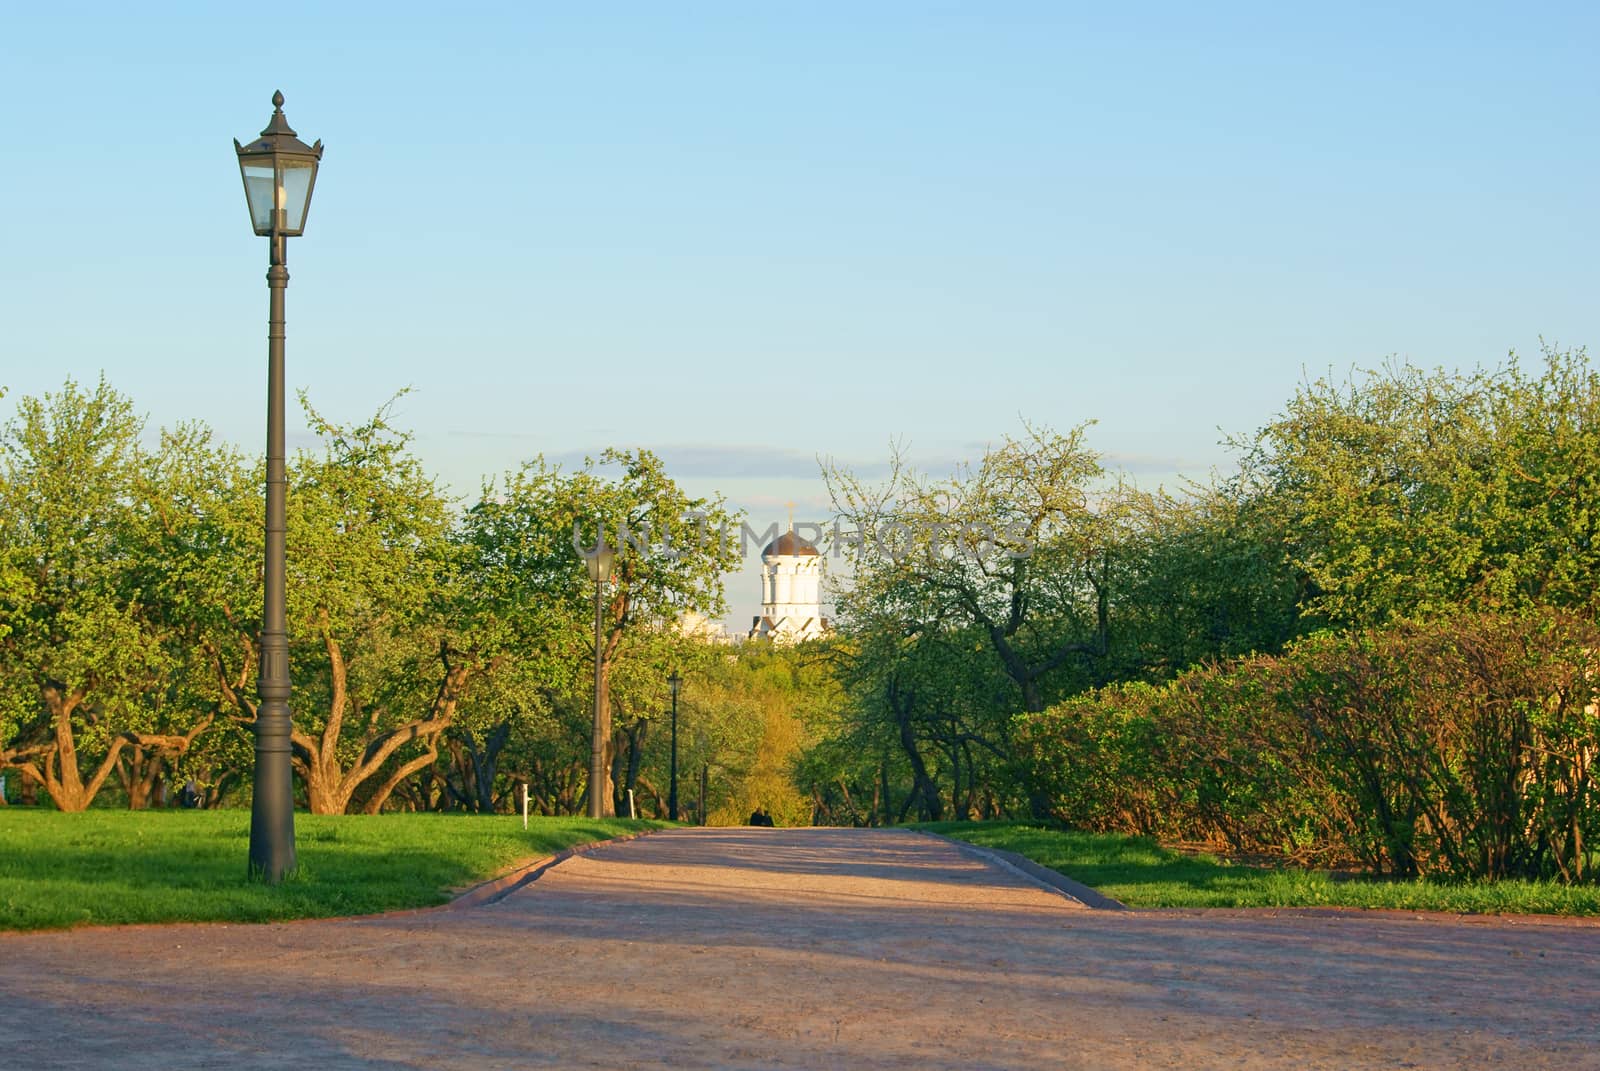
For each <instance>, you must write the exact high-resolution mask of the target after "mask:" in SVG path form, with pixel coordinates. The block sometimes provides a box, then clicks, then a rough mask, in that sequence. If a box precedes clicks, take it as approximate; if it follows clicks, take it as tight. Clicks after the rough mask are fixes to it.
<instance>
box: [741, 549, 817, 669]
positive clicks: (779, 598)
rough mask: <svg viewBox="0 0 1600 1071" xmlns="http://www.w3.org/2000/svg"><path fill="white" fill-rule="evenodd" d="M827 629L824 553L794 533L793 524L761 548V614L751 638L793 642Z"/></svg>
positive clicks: (750, 634) (815, 635) (752, 623)
mask: <svg viewBox="0 0 1600 1071" xmlns="http://www.w3.org/2000/svg"><path fill="white" fill-rule="evenodd" d="M827 631H828V621H827V618H825V617H823V616H822V555H821V554H819V553H817V548H816V547H814V546H812V545H811V544H810V543H807V542H806V541H805V540H803V539H801V538H800V537H799V536H797V535H795V534H794V525H793V524H791V525H790V526H789V530H788V531H787V532H785V533H783V535H781V536H779V537H778V538H777V539H774V540H773V541H772V542H771V543H768V544H767V546H766V549H765V550H763V551H762V552H761V616H760V617H757V618H755V619H754V620H752V621H751V623H750V633H749V638H750V639H753V640H771V641H772V642H773V643H779V644H790V643H799V642H801V641H802V640H814V639H817V638H818V637H820V636H822V635H823V634H825V633H826V632H827Z"/></svg>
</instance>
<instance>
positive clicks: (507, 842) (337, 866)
mask: <svg viewBox="0 0 1600 1071" xmlns="http://www.w3.org/2000/svg"><path fill="white" fill-rule="evenodd" d="M672 824H673V823H670V822H658V821H650V820H642V819H638V820H635V819H600V820H594V819H587V818H530V819H529V827H528V829H527V830H526V831H524V830H523V828H522V819H521V818H520V817H517V816H512V815H448V814H443V815H441V814H384V815H311V814H297V815H295V834H296V835H295V841H296V853H297V856H298V862H299V866H298V868H297V870H296V871H295V873H294V874H292V875H291V876H290V877H289V878H288V879H287V880H285V881H284V882H283V883H282V884H280V885H276V886H267V885H262V884H260V883H259V882H255V881H252V880H250V878H249V877H248V876H247V874H246V859H247V856H248V850H249V838H250V814H249V812H247V811H109V810H107V811H94V810H91V811H87V812H84V813H81V814H62V813H60V812H58V811H50V810H44V809H39V810H35V809H32V808H9V807H8V808H3V809H0V931H32V930H54V929H66V928H70V927H75V926H107V925H129V924H143V923H171V922H234V923H258V922H281V921H287V920H291V919H309V918H335V917H341V916H350V915H372V914H378V913H381V912H385V911H401V910H408V909H414V908H423V907H435V906H438V905H440V904H444V903H448V902H449V901H450V900H451V899H452V898H453V897H454V896H455V895H456V894H458V893H460V892H462V891H464V890H465V889H467V888H470V887H471V886H473V885H476V884H478V883H480V882H483V881H487V880H490V879H492V878H495V877H498V876H500V875H502V874H505V873H508V872H509V871H511V870H514V869H516V868H517V867H519V866H522V865H525V864H526V863H528V862H530V861H532V860H534V859H537V858H540V857H542V856H548V855H554V854H556V853H557V852H560V851H562V850H564V849H566V848H571V847H574V846H576V845H579V844H585V843H590V842H593V841H599V840H609V839H611V838H614V837H618V836H624V835H627V834H630V833H639V832H644V831H647V830H652V829H665V828H670V827H671V826H672Z"/></svg>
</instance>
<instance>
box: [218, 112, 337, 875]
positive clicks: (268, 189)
mask: <svg viewBox="0 0 1600 1071" xmlns="http://www.w3.org/2000/svg"><path fill="white" fill-rule="evenodd" d="M272 108H273V111H272V119H271V121H270V122H268V123H267V128H266V129H265V130H263V131H262V132H261V136H260V137H258V138H256V139H255V140H253V141H251V142H250V144H248V145H240V144H239V142H238V141H237V140H235V141H234V143H233V148H234V151H235V152H236V153H237V154H238V156H239V173H240V175H241V177H243V179H244V196H245V201H246V202H247V203H248V204H249V206H250V225H251V227H252V228H254V230H255V232H256V234H258V235H260V236H261V237H263V238H268V239H271V243H272V244H271V247H270V248H271V254H270V259H269V264H270V266H269V267H268V268H267V292H268V294H269V295H270V300H269V303H268V310H269V311H268V313H267V528H266V537H267V538H266V564H265V569H264V571H263V574H264V575H263V581H264V587H265V593H264V596H263V599H262V609H261V673H260V676H259V677H258V678H257V681H256V691H257V693H258V694H259V695H260V697H261V702H260V704H259V705H258V706H257V707H256V722H255V736H256V778H255V789H254V792H253V795H252V803H251V809H250V872H251V874H253V875H256V876H259V877H260V878H261V879H262V880H263V881H266V882H268V883H269V884H273V883H276V882H279V881H281V880H283V876H284V875H285V874H287V873H288V872H289V871H291V870H293V869H294V865H295V860H294V784H293V769H292V767H291V765H290V762H289V728H290V724H289V640H288V635H287V628H286V627H285V623H284V551H283V535H284V527H285V507H286V498H287V491H288V477H287V475H286V474H285V472H284V451H283V292H284V290H285V289H286V288H287V287H288V285H289V269H288V268H286V267H284V259H285V258H284V247H285V245H287V244H288V243H287V241H286V239H289V238H295V237H298V236H299V235H301V234H302V233H304V232H305V226H306V210H307V209H309V208H310V207H311V187H312V186H313V185H315V184H316V181H317V164H318V162H319V161H321V159H322V142H321V141H318V142H317V143H316V144H315V145H307V144H306V143H305V142H303V141H301V140H300V139H299V138H297V137H295V133H294V131H293V130H290V129H289V121H288V120H287V119H285V118H284V115H283V94H282V93H274V94H272Z"/></svg>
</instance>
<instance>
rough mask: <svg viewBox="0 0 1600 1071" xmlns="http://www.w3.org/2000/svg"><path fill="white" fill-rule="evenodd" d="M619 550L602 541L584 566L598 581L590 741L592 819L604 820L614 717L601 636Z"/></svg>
mask: <svg viewBox="0 0 1600 1071" xmlns="http://www.w3.org/2000/svg"><path fill="white" fill-rule="evenodd" d="M616 557H617V554H616V551H614V550H612V549H611V547H610V545H609V544H607V543H606V541H605V539H604V538H602V539H601V540H600V545H599V546H598V547H596V548H595V549H594V552H593V553H591V554H588V555H586V556H585V557H584V564H585V565H587V566H588V567H589V579H591V580H593V581H594V727H593V732H592V737H593V738H592V739H591V740H590V741H589V817H590V818H604V817H605V816H606V800H605V789H606V748H605V740H606V737H607V736H609V735H610V724H609V723H610V720H611V719H610V718H608V717H606V710H605V697H604V695H602V693H601V687H600V684H601V677H602V676H603V674H604V672H605V662H604V659H605V644H604V642H603V640H602V637H601V630H602V617H601V614H602V610H603V607H604V603H603V602H602V598H603V594H604V592H605V586H606V583H607V582H608V581H609V580H610V579H611V566H612V565H613V564H614V563H615V561H616Z"/></svg>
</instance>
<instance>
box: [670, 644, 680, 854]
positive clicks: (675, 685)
mask: <svg viewBox="0 0 1600 1071" xmlns="http://www.w3.org/2000/svg"><path fill="white" fill-rule="evenodd" d="M667 684H668V685H669V686H670V687H671V688H672V788H671V789H670V790H669V791H668V792H667V817H668V818H670V819H671V820H672V821H674V822H676V821H677V820H678V689H679V688H680V687H681V686H682V685H683V678H682V677H680V676H678V671H677V670H673V671H672V676H670V677H668V678H667Z"/></svg>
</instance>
